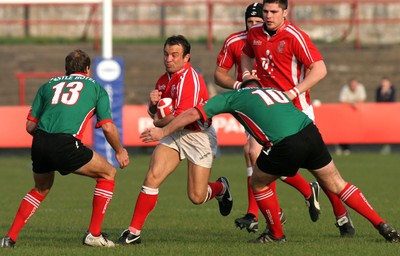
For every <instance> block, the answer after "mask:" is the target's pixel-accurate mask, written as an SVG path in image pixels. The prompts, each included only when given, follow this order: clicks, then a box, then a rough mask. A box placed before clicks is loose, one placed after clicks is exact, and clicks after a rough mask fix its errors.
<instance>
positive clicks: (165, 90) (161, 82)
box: [156, 62, 211, 131]
mask: <svg viewBox="0 0 400 256" xmlns="http://www.w3.org/2000/svg"><path fill="white" fill-rule="evenodd" d="M156 89H157V90H159V91H161V92H162V95H161V98H172V99H173V100H174V108H175V113H174V116H177V115H179V114H180V113H182V112H183V111H185V110H187V109H190V108H192V107H194V106H197V105H198V104H200V103H203V102H205V101H207V100H208V99H209V96H208V90H207V85H206V83H205V82H204V79H203V78H202V77H201V76H200V75H199V74H198V73H197V72H196V71H195V70H194V68H193V67H192V65H191V64H190V63H189V62H188V63H186V64H185V65H184V66H183V67H182V68H181V69H180V70H178V71H177V72H175V73H174V74H172V76H171V75H170V74H169V73H168V72H165V73H164V74H163V75H162V76H161V77H160V78H159V79H158V81H157V83H156ZM210 125H211V119H210V120H207V121H206V122H202V121H196V122H193V123H191V124H189V125H187V126H186V127H185V128H186V129H189V130H194V131H200V130H203V129H206V128H208V127H209V126H210Z"/></svg>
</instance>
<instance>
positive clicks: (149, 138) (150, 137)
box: [140, 127, 164, 143]
mask: <svg viewBox="0 0 400 256" xmlns="http://www.w3.org/2000/svg"><path fill="white" fill-rule="evenodd" d="M163 137H164V133H163V131H162V129H161V128H157V127H154V128H151V129H147V130H146V131H144V132H142V134H141V135H140V138H141V139H142V142H145V143H149V142H153V141H159V140H161V139H162V138H163Z"/></svg>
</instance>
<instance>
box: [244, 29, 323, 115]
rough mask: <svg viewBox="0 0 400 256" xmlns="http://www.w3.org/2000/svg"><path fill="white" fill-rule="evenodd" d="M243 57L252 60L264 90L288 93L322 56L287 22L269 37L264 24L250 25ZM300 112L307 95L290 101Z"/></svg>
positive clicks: (299, 31)
mask: <svg viewBox="0 0 400 256" xmlns="http://www.w3.org/2000/svg"><path fill="white" fill-rule="evenodd" d="M243 53H244V54H246V55H247V56H249V57H250V58H255V63H256V64H257V76H258V77H259V78H260V82H261V84H262V85H263V86H264V87H272V88H277V89H279V90H281V91H288V90H290V89H292V88H293V87H294V86H296V85H297V84H299V83H300V82H301V81H302V80H303V79H304V77H305V73H306V71H307V69H308V67H309V66H310V65H311V64H312V63H313V62H316V61H319V60H322V56H321V54H320V53H319V51H318V49H317V48H316V47H315V45H314V44H313V42H312V41H311V39H310V38H309V36H308V35H307V34H306V33H305V32H304V31H302V30H300V29H299V28H297V27H296V26H295V25H293V24H291V23H290V22H288V21H285V22H284V24H283V25H282V26H281V27H280V28H279V29H278V30H277V31H276V34H275V35H273V36H270V35H269V34H268V33H267V32H266V31H265V29H264V24H263V23H262V24H257V25H254V26H253V27H252V28H251V29H250V30H249V32H248V34H247V41H246V44H245V45H244V47H243ZM293 103H294V104H295V106H296V107H298V108H299V109H300V110H303V109H305V108H307V107H308V106H310V104H311V103H310V94H309V91H307V92H305V93H303V94H301V95H300V96H299V97H297V98H295V99H294V100H293Z"/></svg>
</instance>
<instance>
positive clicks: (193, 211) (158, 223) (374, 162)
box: [0, 153, 400, 256]
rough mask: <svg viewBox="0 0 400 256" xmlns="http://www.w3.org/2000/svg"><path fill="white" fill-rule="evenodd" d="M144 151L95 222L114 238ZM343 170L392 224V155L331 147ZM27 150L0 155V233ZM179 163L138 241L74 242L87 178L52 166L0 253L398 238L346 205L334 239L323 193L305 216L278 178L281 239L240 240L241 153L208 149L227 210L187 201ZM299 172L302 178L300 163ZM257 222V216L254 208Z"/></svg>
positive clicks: (396, 222)
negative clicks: (345, 227) (343, 229)
mask: <svg viewBox="0 0 400 256" xmlns="http://www.w3.org/2000/svg"><path fill="white" fill-rule="evenodd" d="M149 159H150V156H142V155H141V156H135V155H132V156H131V165H130V166H129V167H128V168H127V169H125V170H120V171H119V174H118V176H117V183H116V189H115V192H114V197H113V200H112V202H111V205H110V207H109V208H108V212H107V215H106V218H105V221H104V224H103V228H102V229H103V231H104V232H106V233H108V234H109V236H110V239H112V240H115V239H117V238H118V237H119V235H120V233H121V232H122V231H123V230H124V229H125V228H127V227H128V225H129V223H130V220H131V216H132V213H133V208H134V205H135V201H136V197H137V195H138V193H139V189H140V186H141V184H142V181H143V179H144V176H145V173H146V171H147V167H148V163H149ZM334 160H335V162H336V165H337V166H338V168H339V170H340V172H341V174H342V176H343V177H344V179H346V180H348V181H350V182H352V183H353V184H354V185H356V186H358V187H359V188H360V189H361V190H362V191H363V193H364V195H365V196H366V197H367V199H368V201H369V203H370V204H371V205H372V206H373V207H374V209H375V210H376V211H377V212H378V213H379V214H380V215H381V216H382V217H383V218H384V219H386V220H387V221H388V222H389V223H390V224H391V225H392V226H394V227H396V228H397V229H400V219H399V216H400V214H399V213H400V207H399V203H400V199H399V196H398V184H399V178H400V173H399V172H400V168H399V162H400V155H398V154H392V155H378V154H362V153H358V154H352V155H350V156H346V157H345V156H341V157H335V159H334ZM30 166H31V162H30V159H29V157H27V156H24V157H0V177H1V178H0V193H1V196H0V205H1V208H0V236H4V234H5V233H6V232H7V230H8V228H9V227H10V225H11V222H12V220H13V218H14V215H15V212H16V211H17V209H18V206H19V204H20V202H21V199H22V198H23V196H24V195H25V194H26V193H27V192H28V191H29V190H30V189H31V187H32V185H33V181H32V175H31V170H30ZM185 167H186V163H182V164H181V166H180V167H179V168H178V169H177V170H176V171H175V172H174V173H173V174H172V175H171V176H170V177H169V178H168V179H167V181H166V182H165V183H164V184H163V185H162V186H161V188H160V195H159V200H158V203H157V206H156V208H155V210H154V211H153V212H152V213H151V214H150V216H149V217H148V219H147V222H146V224H145V226H144V228H143V231H142V241H143V242H142V244H141V245H138V246H126V247H118V248H110V249H105V248H91V247H86V246H83V245H82V241H81V240H82V237H83V234H84V232H85V231H86V229H87V227H88V224H89V219H90V214H91V200H92V194H93V190H94V185H95V181H94V180H91V179H90V178H86V177H81V176H77V175H69V176H66V177H61V176H60V175H58V174H57V176H56V180H55V183H54V187H53V189H52V191H51V193H50V194H49V196H48V197H47V198H46V200H45V201H44V202H43V203H42V204H41V206H40V208H39V209H38V211H37V212H36V214H35V215H34V216H33V217H32V218H31V219H30V220H29V222H28V223H27V225H26V226H25V228H24V229H23V230H22V231H21V232H20V235H19V238H18V241H17V244H16V248H15V249H13V250H5V249H2V248H0V255H30V256H31V255H41V256H45V255H76V256H78V255H79V256H80V255H96V256H97V255H98V256H100V255H207V256H212V255H219V256H222V255H307V256H310V255H341V256H342V255H385V256H387V255H400V244H390V243H387V242H386V241H385V240H384V239H383V237H381V236H380V235H379V233H378V232H377V230H375V229H374V228H373V227H372V225H371V224H370V223H369V222H368V221H366V220H365V219H364V218H362V217H361V216H360V215H358V214H357V213H356V212H354V211H353V210H351V216H352V219H353V222H354V224H355V228H356V236H355V237H354V238H347V239H343V238H340V237H339V231H338V229H337V228H336V227H335V226H334V221H335V220H334V216H333V213H332V208H331V206H330V204H329V201H328V199H327V197H326V196H325V195H324V194H322V195H321V196H320V202H321V207H322V214H321V218H320V220H319V221H318V222H316V223H313V222H311V220H310V218H309V216H308V210H307V208H306V206H305V203H304V199H303V197H302V196H301V194H300V193H298V192H297V191H296V190H295V189H294V188H292V187H290V186H288V185H286V184H284V183H283V182H281V181H278V185H277V186H278V197H279V200H280V204H281V207H282V208H283V210H284V211H285V214H286V216H287V219H288V221H287V223H286V224H285V225H284V231H285V235H286V238H287V243H285V244H248V243H247V241H248V240H249V239H252V238H254V237H256V236H257V235H258V234H253V233H252V234H249V233H247V231H245V230H239V229H237V228H235V227H234V224H233V222H234V219H235V218H237V217H239V216H241V215H243V214H244V213H245V211H246V209H247V194H246V183H245V179H246V172H245V166H244V161H243V157H242V155H223V156H221V157H220V158H218V159H216V161H215V164H214V167H213V172H212V174H211V180H216V179H217V178H218V177H219V176H227V177H228V178H229V181H230V184H231V189H232V193H233V197H234V206H233V209H232V212H231V214H230V215H229V216H227V217H222V216H220V214H219V211H218V205H217V202H216V201H215V200H213V201H211V202H208V203H206V204H204V205H200V206H196V205H192V204H191V203H190V201H189V200H188V198H187V195H186V178H187V175H186V168H185ZM301 174H303V176H304V177H305V178H306V179H307V180H309V181H312V180H314V178H313V177H312V176H311V175H310V174H309V173H308V172H307V171H306V170H301ZM260 219H261V220H260V232H261V231H262V230H263V229H264V228H265V222H264V220H263V218H262V217H260Z"/></svg>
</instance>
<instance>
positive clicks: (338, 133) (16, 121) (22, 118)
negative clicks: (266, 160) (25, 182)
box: [0, 103, 400, 148]
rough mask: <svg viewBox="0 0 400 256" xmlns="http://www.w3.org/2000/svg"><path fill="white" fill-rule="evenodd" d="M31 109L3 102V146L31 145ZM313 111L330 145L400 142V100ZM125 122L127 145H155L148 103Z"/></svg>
mask: <svg viewBox="0 0 400 256" xmlns="http://www.w3.org/2000/svg"><path fill="white" fill-rule="evenodd" d="M28 111H29V107H28V106H0V117H1V120H2V125H1V126H0V148H27V147H30V145H31V141H32V138H31V136H30V135H29V134H28V133H27V132H26V131H25V122H26V116H27V114H28ZM314 111H315V116H316V124H317V126H318V128H319V130H320V132H321V134H322V136H323V138H324V140H325V142H326V144H328V145H329V144H338V143H349V144H386V143H388V144H389V143H390V144H397V143H400V118H399V113H400V103H363V104H360V105H358V106H357V108H355V107H353V106H351V105H347V104H322V105H321V106H319V107H315V108H314ZM92 121H93V119H92ZM122 123H123V127H122V134H123V135H122V139H123V143H124V145H125V146H127V147H142V146H153V145H155V144H154V143H152V144H145V143H142V142H141V141H140V139H139V135H140V133H141V132H143V131H144V130H145V129H147V128H149V127H152V123H153V122H152V119H151V118H150V117H149V116H148V114H147V106H145V105H126V106H124V108H123V121H122ZM89 125H93V123H91V124H89ZM213 125H214V127H215V129H216V130H217V136H218V143H219V145H220V146H242V145H243V144H244V143H245V141H246V136H245V133H244V129H243V127H242V126H241V125H240V124H239V123H238V122H237V121H236V120H235V119H234V118H233V117H232V116H231V115H229V114H221V115H218V116H216V117H214V119H213ZM89 127H90V126H89ZM89 127H88V128H87V129H86V132H85V134H84V138H83V142H84V143H85V144H86V145H92V142H93V138H92V137H93V130H92V129H89Z"/></svg>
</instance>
